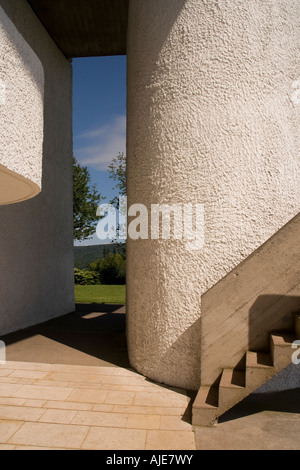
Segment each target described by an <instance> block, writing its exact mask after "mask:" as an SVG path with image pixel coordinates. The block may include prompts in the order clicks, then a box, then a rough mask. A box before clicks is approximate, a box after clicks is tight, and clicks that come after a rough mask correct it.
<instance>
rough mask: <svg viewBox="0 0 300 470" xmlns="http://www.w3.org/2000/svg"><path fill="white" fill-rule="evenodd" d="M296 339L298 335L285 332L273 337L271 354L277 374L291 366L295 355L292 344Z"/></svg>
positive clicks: (271, 339)
mask: <svg viewBox="0 0 300 470" xmlns="http://www.w3.org/2000/svg"><path fill="white" fill-rule="evenodd" d="M296 339H297V338H296V335H293V334H289V333H285V332H282V333H280V332H278V333H276V334H275V333H274V334H272V335H271V338H270V353H271V357H272V360H273V366H274V369H275V373H276V372H279V371H280V370H282V369H284V368H285V367H287V366H289V365H290V364H291V362H292V354H293V349H292V344H293V342H294V341H295V340H296Z"/></svg>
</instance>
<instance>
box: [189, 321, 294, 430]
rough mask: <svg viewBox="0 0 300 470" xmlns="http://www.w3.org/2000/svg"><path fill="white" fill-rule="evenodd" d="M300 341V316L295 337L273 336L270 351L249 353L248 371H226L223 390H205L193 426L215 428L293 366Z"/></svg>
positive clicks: (197, 401) (195, 406)
mask: <svg viewBox="0 0 300 470" xmlns="http://www.w3.org/2000/svg"><path fill="white" fill-rule="evenodd" d="M296 340H300V313H297V314H296V315H295V334H292V333H289V332H276V333H273V334H271V335H270V351H269V353H265V352H255V351H248V352H247V353H246V368H245V371H243V370H237V369H224V370H223V372H222V376H221V380H220V384H219V386H212V387H209V386H205V387H204V386H201V387H200V389H199V392H198V394H197V397H196V399H195V402H194V404H193V424H194V425H195V426H211V425H213V424H215V423H216V422H217V419H218V417H219V416H221V415H222V414H223V413H225V412H226V411H228V410H229V409H230V408H232V407H233V406H234V405H236V404H237V403H239V402H240V401H242V400H243V399H244V398H245V397H246V396H248V395H250V393H252V392H253V391H254V390H256V389H258V388H259V387H260V386H261V385H263V384H264V383H265V382H267V381H268V380H270V379H271V378H272V377H273V376H274V375H275V374H276V373H277V372H279V371H281V370H282V369H284V368H285V367H288V366H289V365H290V364H291V362H292V355H293V352H294V350H293V348H292V346H293V343H294V341H296Z"/></svg>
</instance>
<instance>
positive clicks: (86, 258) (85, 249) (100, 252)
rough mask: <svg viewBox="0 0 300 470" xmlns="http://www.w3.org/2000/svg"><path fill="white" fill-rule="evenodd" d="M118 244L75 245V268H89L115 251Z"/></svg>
mask: <svg viewBox="0 0 300 470" xmlns="http://www.w3.org/2000/svg"><path fill="white" fill-rule="evenodd" d="M116 250H117V248H116V245H114V244H113V243H109V244H108V245H91V246H74V258H75V268H79V269H87V268H88V267H89V265H90V264H91V263H93V262H94V261H98V260H99V259H102V258H104V257H105V256H106V255H107V254H108V253H114V252H115V251H116Z"/></svg>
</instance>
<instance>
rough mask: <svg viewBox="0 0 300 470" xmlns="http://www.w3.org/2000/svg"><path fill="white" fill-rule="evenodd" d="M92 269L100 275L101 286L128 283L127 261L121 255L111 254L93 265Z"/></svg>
mask: <svg viewBox="0 0 300 470" xmlns="http://www.w3.org/2000/svg"><path fill="white" fill-rule="evenodd" d="M90 268H91V270H92V271H93V272H96V273H98V276H99V280H100V282H101V284H116V285H118V284H125V283H126V259H125V256H124V255H123V254H121V253H116V254H109V255H108V256H106V257H105V258H103V259H101V260H99V261H96V262H95V263H92V264H91V266H90Z"/></svg>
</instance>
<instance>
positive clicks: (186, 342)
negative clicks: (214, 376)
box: [161, 318, 201, 391]
mask: <svg viewBox="0 0 300 470" xmlns="http://www.w3.org/2000/svg"><path fill="white" fill-rule="evenodd" d="M200 326H201V319H200V318H198V320H196V321H195V322H194V323H193V324H192V325H190V326H189V328H187V329H186V330H185V331H184V332H183V333H182V335H181V336H180V337H179V338H178V339H177V340H176V341H175V342H174V343H173V344H172V345H171V346H170V347H169V349H168V350H167V352H166V353H165V354H164V356H163V358H162V359H161V363H163V364H165V367H164V370H165V371H166V372H165V382H166V383H175V384H176V383H177V381H178V382H179V383H181V384H182V376H184V377H188V378H189V384H194V386H193V388H191V386H190V385H189V384H186V385H184V384H183V385H181V387H182V386H183V387H185V388H187V389H190V390H191V391H192V390H194V391H196V390H198V388H199V386H200V367H201V357H200V353H201V350H200V342H201V341H200V339H201V336H200ZM186 351H191V352H192V355H193V356H192V357H191V360H190V362H189V365H190V370H188V367H189V365H187V364H186V362H184V370H183V369H182V366H181V365H180V364H181V360H182V358H186ZM184 361H185V359H184ZM195 364H198V365H199V367H198V369H197V370H195ZM168 371H176V376H174V375H171V374H170V375H169V376H168ZM173 374H174V373H173ZM181 375H182V376H181ZM175 386H176V385H175Z"/></svg>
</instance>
